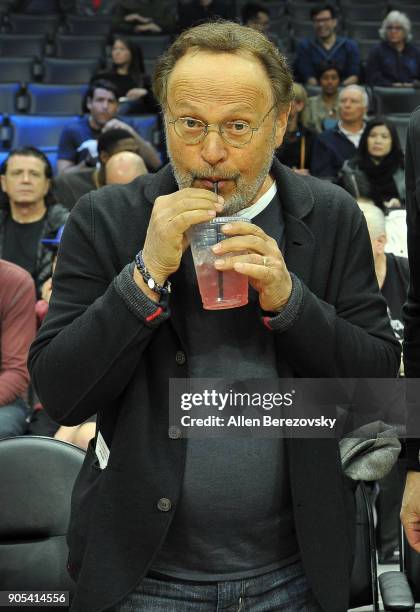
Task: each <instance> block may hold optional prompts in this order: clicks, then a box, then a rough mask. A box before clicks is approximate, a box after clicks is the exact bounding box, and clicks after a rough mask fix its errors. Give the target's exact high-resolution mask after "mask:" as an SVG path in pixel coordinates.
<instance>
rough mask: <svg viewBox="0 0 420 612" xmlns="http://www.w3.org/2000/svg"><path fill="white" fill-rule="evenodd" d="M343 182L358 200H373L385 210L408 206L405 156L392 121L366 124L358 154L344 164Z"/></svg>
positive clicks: (341, 181) (379, 120)
mask: <svg viewBox="0 0 420 612" xmlns="http://www.w3.org/2000/svg"><path fill="white" fill-rule="evenodd" d="M339 183H340V185H341V186H342V187H344V189H346V191H348V192H349V193H351V194H352V195H353V196H354V197H355V198H357V199H358V198H360V197H362V198H370V199H372V200H373V202H374V203H375V204H376V206H378V207H379V208H381V209H382V210H386V209H390V208H401V206H402V205H404V202H405V176H404V154H403V152H402V150H401V145H400V141H399V138H398V132H397V130H396V128H395V126H394V124H393V123H392V122H391V121H389V120H388V119H386V118H385V117H378V118H376V119H372V120H371V121H369V122H368V123H367V124H366V127H365V130H364V132H363V134H362V137H361V139H360V143H359V147H358V149H357V151H356V153H355V155H354V156H353V157H351V158H350V159H348V160H346V161H345V162H344V165H343V168H342V170H341V173H340V179H339Z"/></svg>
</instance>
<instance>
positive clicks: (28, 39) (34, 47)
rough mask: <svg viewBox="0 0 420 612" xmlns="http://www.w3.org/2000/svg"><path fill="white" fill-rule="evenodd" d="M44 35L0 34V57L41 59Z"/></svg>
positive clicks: (44, 40) (43, 49) (44, 41)
mask: <svg viewBox="0 0 420 612" xmlns="http://www.w3.org/2000/svg"><path fill="white" fill-rule="evenodd" d="M45 45H46V39H45V34H31V35H29V34H0V55H1V56H3V55H6V56H7V55H8V56H10V57H42V56H43V55H44V51H45Z"/></svg>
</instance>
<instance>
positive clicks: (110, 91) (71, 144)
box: [57, 80, 161, 173]
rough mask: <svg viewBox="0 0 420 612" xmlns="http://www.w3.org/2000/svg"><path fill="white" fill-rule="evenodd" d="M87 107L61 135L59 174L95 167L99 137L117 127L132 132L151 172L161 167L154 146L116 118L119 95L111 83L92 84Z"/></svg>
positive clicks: (101, 81)
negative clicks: (81, 115)
mask: <svg viewBox="0 0 420 612" xmlns="http://www.w3.org/2000/svg"><path fill="white" fill-rule="evenodd" d="M86 107H87V109H88V111H89V114H88V115H85V116H84V117H79V118H77V119H74V120H73V121H72V122H71V123H69V124H68V126H66V127H65V128H64V130H63V132H62V134H61V137H60V142H59V145H58V154H57V167H58V171H59V172H60V173H61V172H69V171H71V172H74V171H77V170H80V169H81V168H86V166H89V165H91V166H94V165H95V164H96V161H97V155H98V151H97V146H98V145H97V140H98V137H99V135H100V134H101V133H102V132H104V131H106V130H110V129H113V128H118V127H119V128H123V129H125V130H127V131H129V132H130V133H131V134H132V135H133V136H134V137H135V138H136V139H137V140H138V143H139V148H140V151H141V156H142V157H143V159H144V162H145V164H146V166H147V167H148V168H149V169H152V170H156V169H157V168H159V166H160V165H161V162H160V157H159V154H158V153H157V151H156V150H155V149H154V147H153V146H152V145H151V144H150V143H149V142H146V141H145V140H144V139H143V138H142V137H141V136H140V135H139V134H137V132H136V131H135V130H134V128H133V127H132V126H130V125H129V122H128V121H127V122H123V121H121V120H119V119H117V118H116V115H117V110H118V102H117V92H116V89H115V87H114V85H113V84H112V83H110V82H109V81H105V80H99V81H96V82H95V83H92V85H91V86H90V88H89V90H88V93H87V96H86Z"/></svg>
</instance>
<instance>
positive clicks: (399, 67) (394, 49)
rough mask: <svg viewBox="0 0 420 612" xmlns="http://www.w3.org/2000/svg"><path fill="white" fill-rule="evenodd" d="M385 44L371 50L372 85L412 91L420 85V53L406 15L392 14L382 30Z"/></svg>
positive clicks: (369, 71)
mask: <svg viewBox="0 0 420 612" xmlns="http://www.w3.org/2000/svg"><path fill="white" fill-rule="evenodd" d="M379 35H380V37H381V39H382V42H381V43H379V45H377V46H376V47H374V48H373V49H372V51H371V52H370V53H369V56H368V59H367V63H366V81H367V82H368V83H369V85H382V86H385V87H412V86H413V85H414V84H416V83H417V82H419V81H420V50H419V49H418V48H417V47H415V46H414V45H413V44H412V43H411V42H410V40H411V38H412V36H411V23H410V20H409V18H408V17H407V15H405V14H404V13H401V12H400V11H391V12H390V13H388V15H387V16H386V17H385V19H384V21H383V23H382V26H381V28H380V30H379Z"/></svg>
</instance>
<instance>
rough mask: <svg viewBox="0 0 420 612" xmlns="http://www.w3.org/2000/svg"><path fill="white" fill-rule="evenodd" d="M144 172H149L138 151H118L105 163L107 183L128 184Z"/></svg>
mask: <svg viewBox="0 0 420 612" xmlns="http://www.w3.org/2000/svg"><path fill="white" fill-rule="evenodd" d="M143 174H147V168H146V166H145V165H144V161H143V160H142V158H141V157H140V156H139V155H137V153H132V152H131V151H121V152H120V153H116V154H115V155H113V156H112V157H111V158H110V159H109V160H108V162H107V163H106V164H105V180H106V184H107V185H126V184H127V183H131V181H134V179H135V178H137V177H138V176H142V175H143Z"/></svg>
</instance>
